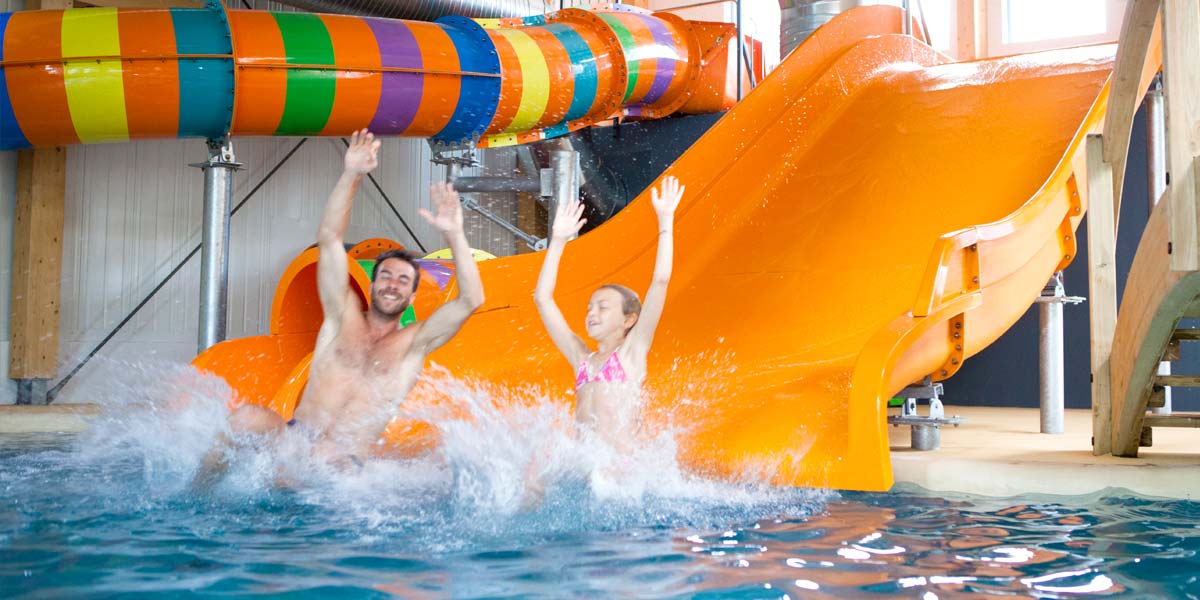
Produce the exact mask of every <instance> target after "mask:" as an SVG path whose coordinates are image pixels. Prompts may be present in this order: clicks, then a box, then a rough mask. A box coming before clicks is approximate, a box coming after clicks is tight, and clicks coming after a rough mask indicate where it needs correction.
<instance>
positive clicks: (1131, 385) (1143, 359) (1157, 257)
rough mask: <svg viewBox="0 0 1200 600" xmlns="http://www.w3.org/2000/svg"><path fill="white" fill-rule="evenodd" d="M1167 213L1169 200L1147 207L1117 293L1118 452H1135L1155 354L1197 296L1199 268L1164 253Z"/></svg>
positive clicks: (1114, 375) (1115, 424) (1112, 364)
mask: <svg viewBox="0 0 1200 600" xmlns="http://www.w3.org/2000/svg"><path fill="white" fill-rule="evenodd" d="M1174 183H1175V182H1172V185H1174ZM1088 218H1089V220H1090V219H1091V215H1089V216H1088ZM1171 219H1172V215H1171V205H1170V203H1168V202H1160V203H1159V204H1158V206H1155V207H1154V209H1153V210H1152V211H1151V213H1150V220H1149V222H1148V223H1147V224H1146V229H1145V230H1144V231H1143V232H1142V238H1141V241H1140V242H1139V243H1138V249H1137V254H1136V255H1134V257H1133V265H1132V266H1131V267H1130V269H1129V278H1128V280H1127V281H1126V283H1125V295H1124V296H1123V297H1122V298H1121V308H1120V313H1119V314H1118V318H1117V328H1116V331H1115V333H1114V334H1113V342H1112V354H1111V359H1110V361H1109V368H1110V372H1111V373H1112V453H1113V454H1114V455H1116V456H1137V452H1138V442H1139V440H1140V439H1141V432H1142V425H1143V419H1144V418H1145V416H1146V406H1147V403H1148V401H1149V398H1150V394H1151V393H1152V391H1153V379H1154V377H1155V376H1157V374H1158V364H1159V359H1160V358H1161V357H1162V355H1163V350H1164V348H1166V347H1167V345H1168V344H1169V343H1170V341H1171V335H1172V333H1174V331H1175V325H1176V323H1178V321H1179V319H1180V318H1181V317H1182V316H1183V314H1184V313H1185V312H1186V311H1187V310H1188V307H1189V306H1190V305H1191V304H1192V303H1193V302H1194V301H1195V300H1196V298H1197V297H1200V272H1196V271H1177V270H1175V269H1173V268H1172V267H1171V257H1172V255H1171V254H1168V253H1167V247H1168V246H1167V244H1168V243H1169V242H1170V221H1171Z"/></svg>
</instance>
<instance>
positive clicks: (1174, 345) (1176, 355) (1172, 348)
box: [1161, 340, 1183, 362]
mask: <svg viewBox="0 0 1200 600" xmlns="http://www.w3.org/2000/svg"><path fill="white" fill-rule="evenodd" d="M1181 358H1183V354H1182V353H1181V349H1180V347H1179V340H1171V341H1170V342H1169V343H1167V349H1166V350H1163V355H1162V359H1161V360H1162V361H1164V362H1175V361H1177V360H1180V359H1181Z"/></svg>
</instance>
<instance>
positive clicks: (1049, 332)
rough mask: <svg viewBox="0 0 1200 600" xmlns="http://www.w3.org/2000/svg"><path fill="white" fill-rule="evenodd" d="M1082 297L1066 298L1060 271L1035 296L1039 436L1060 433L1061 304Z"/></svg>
mask: <svg viewBox="0 0 1200 600" xmlns="http://www.w3.org/2000/svg"><path fill="white" fill-rule="evenodd" d="M1083 300H1084V299H1083V298H1080V297H1078V296H1068V295H1066V290H1065V289H1063V282H1062V271H1058V272H1056V273H1055V274H1054V276H1053V277H1051V278H1050V281H1049V282H1048V283H1047V284H1046V287H1045V288H1043V289H1042V295H1041V296H1039V297H1038V299H1037V304H1038V324H1039V327H1038V382H1039V395H1040V397H1041V406H1042V411H1041V418H1042V433H1051V434H1060V433H1062V432H1063V412H1064V408H1065V406H1064V404H1065V403H1064V400H1063V398H1064V396H1065V392H1064V389H1063V312H1062V311H1063V304H1078V303H1080V302H1083Z"/></svg>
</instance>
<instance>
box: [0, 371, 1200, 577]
mask: <svg viewBox="0 0 1200 600" xmlns="http://www.w3.org/2000/svg"><path fill="white" fill-rule="evenodd" d="M158 379H160V380H164V381H166V380H169V379H170V378H161V377H159V378H158ZM218 387H219V386H216V387H212V386H211V385H210V383H209V382H204V381H195V382H192V383H191V384H189V385H188V386H186V389H187V390H188V392H187V395H188V396H189V398H190V401H189V402H182V403H181V402H179V396H180V393H179V390H180V389H181V388H180V387H179V386H178V382H177V381H175V382H174V383H171V384H169V385H168V384H166V383H164V384H162V385H159V386H157V387H155V386H153V385H142V384H137V385H133V386H122V385H114V386H112V389H110V390H107V391H106V392H105V393H103V394H100V397H101V401H102V402H104V403H105V404H108V409H109V410H108V411H107V414H108V415H109V416H107V417H105V418H104V419H101V420H100V421H99V422H97V423H95V424H94V425H93V427H92V428H91V429H90V430H89V431H88V432H87V433H85V434H82V435H80V436H79V437H75V438H66V437H62V436H57V437H52V438H45V437H33V438H29V437H25V438H21V437H9V438H0V506H2V507H3V508H0V597H6V598H63V597H70V598H82V597H111V596H121V597H138V596H147V597H150V596H153V597H159V596H168V597H182V598H191V597H221V598H239V597H257V596H283V597H320V598H383V597H404V598H444V597H453V598H618V597H639V598H785V597H790V598H809V597H812V598H822V597H846V598H863V597H903V598H923V599H924V598H964V597H972V598H975V597H984V596H1014V595H1015V596H1020V597H1040V598H1076V597H1096V596H1102V597H1122V598H1125V597H1136V598H1196V597H1200V559H1198V558H1197V553H1198V552H1200V503H1197V502H1192V501H1167V500H1154V499H1147V498H1141V497H1137V496H1134V495H1131V494H1129V493H1125V492H1122V491H1121V490H1108V491H1106V492H1105V493H1101V494H1096V495H1091V496H1082V497H1065V496H1054V497H1051V496H1041V497H1033V496H1030V497H1023V498H1018V499H994V498H984V497H976V496H965V495H954V496H950V497H946V496H938V495H934V494H930V493H928V492H924V491H922V490H917V489H898V490H897V491H893V492H892V493H886V494H865V493H834V492H829V491H822V490H806V489H790V488H786V489H785V488H771V487H764V486H756V485H750V484H735V483H729V482H716V481H705V480H702V479H696V478H693V477H691V476H689V475H688V474H686V473H682V472H680V471H678V470H677V469H674V468H672V466H671V465H670V464H669V462H670V460H669V458H670V457H669V454H670V450H671V448H670V444H669V443H665V444H663V445H662V446H661V447H659V448H657V450H655V451H654V452H651V455H652V456H651V458H650V459H649V460H648V463H647V464H648V467H647V469H646V472H645V473H643V476H641V477H640V478H639V477H634V478H633V479H634V481H632V482H620V483H619V485H616V486H613V487H612V488H611V489H608V490H604V489H602V488H597V487H596V486H595V485H594V484H593V485H589V484H588V483H587V482H586V481H585V480H584V479H583V478H580V477H572V476H570V475H569V474H567V475H564V474H562V473H569V472H570V470H569V469H565V470H563V472H562V473H559V475H558V476H556V477H554V478H553V479H552V484H551V485H549V486H548V492H547V496H546V498H545V501H544V503H542V504H541V505H540V506H537V507H536V508H532V509H522V508H521V505H520V493H519V492H520V489H519V488H520V485H519V484H520V481H521V473H522V469H521V468H518V466H516V465H523V464H525V463H526V462H527V457H526V458H524V459H522V458H521V455H522V454H523V453H524V454H528V453H530V452H535V453H536V449H535V446H537V444H538V443H539V441H538V440H542V441H544V440H545V439H547V438H552V437H553V436H552V435H550V434H548V433H546V432H541V433H539V432H538V427H539V426H540V425H539V424H541V425H545V426H547V427H549V426H550V425H548V424H552V423H554V422H556V420H560V419H561V418H562V417H563V415H562V414H561V413H559V412H556V411H557V410H558V409H557V408H554V407H541V408H533V409H530V410H528V411H526V412H525V413H524V415H523V416H520V417H516V418H518V419H525V421H523V422H520V423H514V422H512V421H511V419H513V418H514V417H511V416H508V417H504V416H501V414H500V413H498V412H489V411H486V410H477V414H476V419H474V420H473V421H472V423H471V424H470V425H466V424H463V423H458V424H457V425H456V424H452V423H442V424H441V425H442V426H443V428H444V430H445V431H446V440H445V444H444V446H445V447H444V448H443V449H442V450H441V451H439V452H438V453H437V456H436V457H429V458H425V459H420V460H411V461H388V460H373V461H368V463H367V464H366V466H365V467H364V468H363V469H361V470H353V471H349V472H347V471H339V470H334V469H329V468H325V467H322V466H319V465H311V464H307V463H305V462H304V461H301V460H298V459H295V458H294V457H293V454H294V453H293V450H294V448H293V447H291V446H288V445H287V444H282V445H270V446H261V447H253V448H249V449H246V450H242V451H239V452H238V453H237V456H236V458H237V462H236V465H235V467H234V469H233V470H232V471H231V472H230V473H229V475H228V477H227V478H226V479H225V480H223V481H222V482H221V483H220V484H218V485H217V486H215V487H213V488H210V489H204V490H198V489H196V488H194V487H193V486H192V483H191V480H192V477H193V476H194V474H195V469H196V466H197V464H198V462H199V458H200V457H201V456H202V455H203V453H204V452H205V451H206V450H207V449H208V448H209V447H210V445H211V443H212V440H213V439H214V437H215V435H216V433H217V432H218V431H220V430H221V427H222V426H223V418H222V411H223V408H222V406H221V402H217V401H215V400H211V399H215V398H220V397H221V393H222V392H221V390H219V389H217V388H218ZM163 390H174V393H173V395H170V396H171V397H172V400H171V401H164V400H163V398H165V397H167V396H168V394H164V392H163ZM196 399H209V400H208V401H195V400H196ZM505 419H508V422H498V421H503V420H505ZM456 427H457V429H456ZM531 431H532V432H533V434H531V433H530V432H531ZM531 440H532V441H531ZM564 443H565V442H563V441H562V440H557V441H555V444H557V446H555V449H556V450H558V451H561V452H560V454H561V453H563V452H565V454H567V455H571V454H572V452H574V454H576V455H583V454H587V450H588V449H586V448H575V449H573V450H572V449H570V448H566V449H564V447H563V444H564ZM531 444H532V445H531ZM557 455H558V454H556V456H557ZM556 460H557V459H556ZM281 464H284V465H290V466H287V469H285V470H286V471H287V473H286V477H285V479H287V480H288V481H292V482H293V484H291V485H288V486H285V487H280V486H279V485H278V482H279V479H280V467H279V465H281ZM553 470H554V469H550V471H553ZM296 481H299V482H300V484H299V485H296V484H295V482H296Z"/></svg>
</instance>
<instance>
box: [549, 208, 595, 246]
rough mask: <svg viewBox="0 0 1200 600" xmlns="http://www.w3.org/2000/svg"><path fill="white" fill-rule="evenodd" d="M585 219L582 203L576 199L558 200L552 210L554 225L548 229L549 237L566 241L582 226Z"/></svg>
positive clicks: (585, 221)
mask: <svg viewBox="0 0 1200 600" xmlns="http://www.w3.org/2000/svg"><path fill="white" fill-rule="evenodd" d="M584 223H587V219H584V218H583V203H581V202H580V201H578V200H570V201H568V202H560V203H558V205H557V207H556V208H555V210H554V226H553V228H552V229H551V231H550V239H555V240H562V241H564V242H565V241H567V240H569V239H571V238H573V237H575V235H576V234H578V233H579V230H580V229H582V228H583V224H584Z"/></svg>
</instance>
